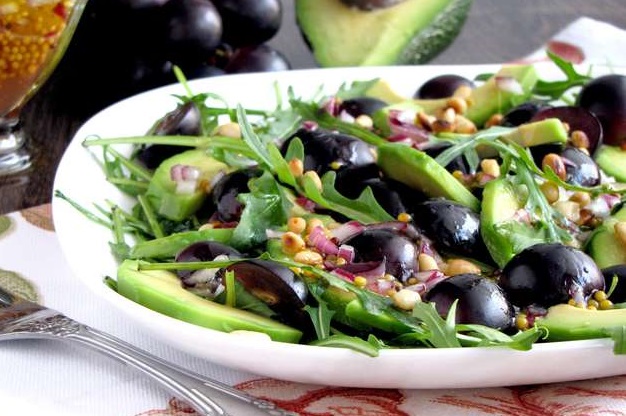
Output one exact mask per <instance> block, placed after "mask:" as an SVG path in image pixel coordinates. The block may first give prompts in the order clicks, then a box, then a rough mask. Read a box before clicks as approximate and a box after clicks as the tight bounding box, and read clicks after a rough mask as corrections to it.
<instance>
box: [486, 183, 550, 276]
mask: <svg viewBox="0 0 626 416" xmlns="http://www.w3.org/2000/svg"><path fill="white" fill-rule="evenodd" d="M525 203H526V201H525V196H524V193H523V192H522V190H521V189H519V188H516V187H515V186H513V184H512V183H511V182H509V181H508V180H507V179H505V178H498V179H494V180H492V181H489V182H487V184H486V185H485V187H484V189H483V199H482V204H481V212H480V234H481V236H482V238H483V241H484V242H485V245H486V246H487V250H489V254H491V257H492V258H493V260H494V261H495V262H496V264H497V265H498V266H499V267H504V266H505V265H506V264H507V263H508V262H509V260H511V258H512V257H513V256H515V255H516V254H517V253H519V252H520V251H522V250H524V249H525V248H526V247H530V246H531V245H533V244H536V243H541V242H544V241H547V235H546V234H545V230H543V229H541V228H534V227H532V226H530V225H527V224H525V223H523V222H521V221H519V220H517V219H516V218H515V214H516V213H517V211H518V210H520V209H522V208H524V205H525Z"/></svg>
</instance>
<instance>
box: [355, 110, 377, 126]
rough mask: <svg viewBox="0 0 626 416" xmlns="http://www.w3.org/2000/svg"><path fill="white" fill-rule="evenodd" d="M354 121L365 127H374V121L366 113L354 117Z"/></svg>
mask: <svg viewBox="0 0 626 416" xmlns="http://www.w3.org/2000/svg"><path fill="white" fill-rule="evenodd" d="M354 123H355V124H357V125H359V126H361V127H363V128H365V129H371V128H372V127H374V121H373V120H372V118H371V117H370V116H368V115H367V114H361V115H360V116H358V117H357V118H356V119H354Z"/></svg>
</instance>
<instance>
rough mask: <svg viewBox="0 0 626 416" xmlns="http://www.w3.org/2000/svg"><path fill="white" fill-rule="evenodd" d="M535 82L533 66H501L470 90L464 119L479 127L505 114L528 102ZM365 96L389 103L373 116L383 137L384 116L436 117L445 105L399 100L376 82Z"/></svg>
mask: <svg viewBox="0 0 626 416" xmlns="http://www.w3.org/2000/svg"><path fill="white" fill-rule="evenodd" d="M500 78H512V79H514V80H515V81H516V82H517V83H518V84H519V86H520V87H521V89H520V91H504V90H502V89H501V88H500V87H499V86H498V81H497V80H498V79H500ZM538 79H539V76H538V74H537V70H536V68H535V67H533V66H532V65H509V66H504V67H502V68H500V70H499V71H498V72H497V73H496V74H494V75H493V76H492V77H491V78H489V79H488V80H487V81H485V82H484V83H483V84H482V85H480V86H478V87H476V88H474V89H473V90H472V93H471V95H470V97H469V98H468V99H467V101H468V103H470V105H469V107H468V109H467V112H466V113H465V114H464V116H465V117H466V118H468V119H469V120H471V121H472V122H473V123H474V124H476V125H477V126H479V127H480V126H482V125H484V124H485V122H486V121H487V120H489V118H490V117H491V116H492V115H493V114H497V113H499V114H504V113H506V112H507V111H509V110H510V109H511V108H513V107H515V106H516V105H518V104H521V103H523V102H525V101H527V100H528V98H529V97H530V95H531V93H532V89H533V88H534V86H535V84H536V83H537V80H538ZM366 94H367V95H368V96H370V97H375V98H380V99H383V100H385V99H386V100H387V102H388V103H390V105H389V106H387V107H384V108H382V109H380V110H378V111H377V112H376V113H375V114H374V116H373V119H374V126H376V128H378V129H380V130H381V131H382V132H383V133H386V132H387V133H388V132H389V125H388V123H389V118H388V117H387V116H388V114H389V111H391V110H410V111H414V112H416V113H417V112H419V111H424V112H425V113H427V114H435V113H437V112H438V111H440V110H443V109H445V108H446V107H447V105H448V98H441V99H428V100H418V99H408V98H407V99H404V100H399V98H398V95H397V93H395V92H393V90H392V89H391V87H390V86H389V84H387V83H385V82H384V81H378V82H376V83H375V84H374V85H372V87H370V88H369V89H368V91H367V93H366ZM535 144H540V143H535Z"/></svg>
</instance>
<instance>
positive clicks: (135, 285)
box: [117, 260, 302, 343]
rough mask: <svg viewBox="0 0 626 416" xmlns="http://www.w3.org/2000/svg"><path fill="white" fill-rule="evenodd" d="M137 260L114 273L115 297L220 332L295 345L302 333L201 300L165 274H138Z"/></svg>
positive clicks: (260, 317)
mask: <svg viewBox="0 0 626 416" xmlns="http://www.w3.org/2000/svg"><path fill="white" fill-rule="evenodd" d="M138 264H139V262H138V261H136V260H124V261H123V262H122V263H121V264H120V266H119V267H118V270H117V290H118V293H119V294H120V295H122V296H124V297H126V298H128V299H130V300H132V301H134V302H137V303H139V304H140V305H143V306H146V307H147V308H150V309H152V310H154V311H156V312H159V313H162V314H164V315H167V316H171V317H172V318H176V319H179V320H181V321H185V322H189V323H192V324H195V325H199V326H203V327H206V328H211V329H215V330H218V331H223V332H232V331H255V332H262V333H264V334H267V335H269V337H270V338H271V339H272V340H274V341H281V342H289V343H297V342H299V341H300V338H301V337H302V332H301V331H299V330H297V329H295V328H292V327H289V326H287V325H284V324H281V323H279V322H276V321H273V320H271V319H268V318H264V317H262V316H259V315H255V314H253V313H250V312H246V311H243V310H240V309H234V308H230V307H228V306H224V305H222V304H219V303H216V302H212V301H210V300H207V299H204V298H201V297H200V296H197V295H195V294H193V293H191V292H189V291H187V290H185V289H184V288H183V287H182V286H181V284H180V281H179V279H178V278H177V277H176V275H174V274H173V273H171V272H169V271H166V270H139V269H138Z"/></svg>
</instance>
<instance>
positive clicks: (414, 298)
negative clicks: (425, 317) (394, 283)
mask: <svg viewBox="0 0 626 416" xmlns="http://www.w3.org/2000/svg"><path fill="white" fill-rule="evenodd" d="M391 299H392V300H393V304H394V305H395V306H396V307H398V308H400V309H402V310H405V311H412V310H413V308H415V305H416V304H417V303H418V302H421V301H422V298H421V296H420V294H419V293H417V292H414V291H412V290H409V289H400V290H399V291H397V292H396V293H394V294H393V295H392V296H391Z"/></svg>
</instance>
